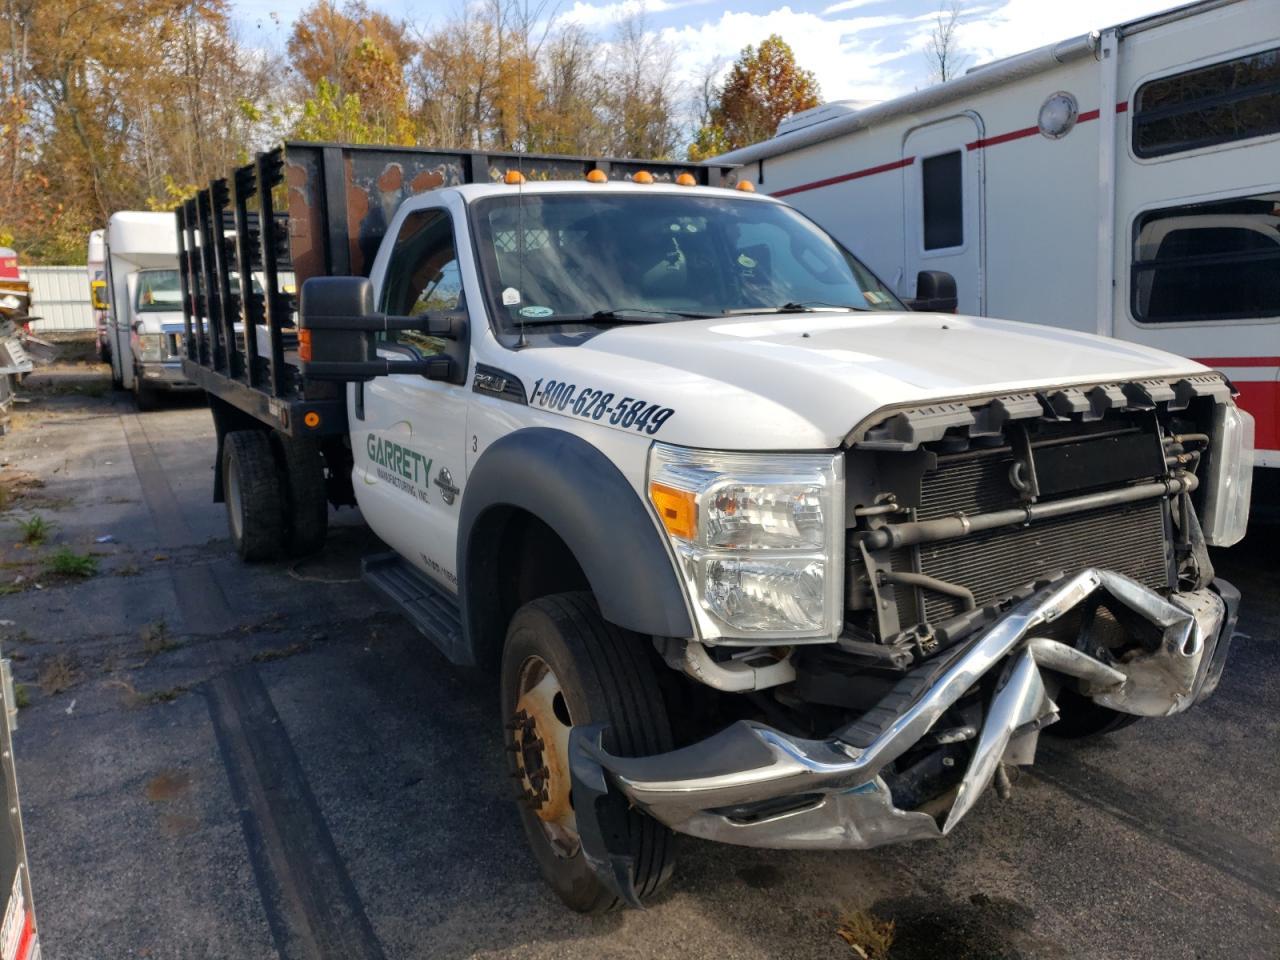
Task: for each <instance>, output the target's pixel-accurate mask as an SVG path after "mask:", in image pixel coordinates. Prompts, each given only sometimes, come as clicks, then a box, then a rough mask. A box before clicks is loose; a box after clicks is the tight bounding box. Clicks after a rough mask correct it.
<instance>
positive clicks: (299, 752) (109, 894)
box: [0, 374, 1280, 960]
mask: <svg viewBox="0 0 1280 960" xmlns="http://www.w3.org/2000/svg"><path fill="white" fill-rule="evenodd" d="M97 377H100V374H90V375H88V376H82V377H81V378H80V379H75V378H74V377H71V376H67V377H63V378H62V379H59V378H58V377H57V376H53V377H49V376H46V377H45V378H44V384H43V386H42V385H41V384H40V383H39V382H36V383H34V384H32V386H31V395H32V396H33V397H34V398H35V400H34V402H32V403H30V404H26V405H23V406H21V407H19V408H18V413H17V414H16V416H15V424H14V426H15V429H14V430H13V432H12V433H11V434H10V435H9V436H6V437H4V438H2V439H0V463H2V464H3V467H2V468H0V485H2V486H3V488H4V490H6V491H7V492H5V493H4V495H3V496H4V499H3V500H0V507H2V508H3V511H2V512H0V531H2V532H0V544H2V546H0V562H2V564H3V565H2V566H0V647H2V648H3V651H4V653H5V655H7V656H11V657H12V658H13V659H14V661H15V664H14V666H15V673H16V675H17V680H18V682H19V683H20V684H21V685H22V688H23V690H24V693H25V696H26V698H27V699H28V700H29V705H28V706H26V707H25V708H24V709H23V710H22V711H21V714H20V724H21V726H20V729H19V731H18V733H17V734H16V741H15V742H16V750H17V760H18V772H19V780H20V786H21V790H22V802H23V808H24V813H25V824H26V832H27V843H28V848H29V854H30V861H31V870H32V878H33V884H34V889H35V905H36V909H37V911H38V916H39V919H40V922H41V936H42V940H43V946H44V955H45V956H46V957H49V958H57V960H76V958H86V960H87V958H94V960H99V958H106V957H110V958H123V957H148V958H168V957H173V958H179V957H181V958H200V957H217V958H227V957H236V958H242V960H252V958H274V957H281V958H290V960H291V958H302V957H313V956H327V957H343V958H384V957H385V958H401V957H432V958H436V957H439V958H461V957H528V958H541V957H546V958H555V960H572V958H579V957H582V958H587V957H590V958H597V957H644V958H649V957H682V958H689V957H715V958H737V957H742V958H748V957H751V958H755V957H778V958H805V957H849V956H856V954H855V953H853V952H852V951H851V950H850V948H849V947H848V946H847V945H846V944H845V943H844V942H843V941H842V940H841V939H839V937H837V935H836V928H837V925H838V924H839V922H840V920H841V918H842V917H844V916H846V915H850V914H855V913H859V912H862V913H869V914H871V915H873V916H874V917H877V918H880V919H882V920H888V921H892V922H893V923H894V925H895V935H896V942H895V943H894V946H893V948H892V952H891V954H890V956H891V957H892V958H894V960H912V958H925V957H930V958H949V960H955V958H984V960H985V958H1080V957H1089V958H1095V960H1103V958H1117V960H1120V958H1125V960H1129V958H1148V957H1150V958H1161V960H1177V958H1218V957H1223V958H1228V957H1229V958H1253V957H1257V958H1275V957H1277V956H1280V853H1278V851H1280V762H1277V757H1280V683H1278V682H1277V679H1278V678H1280V644H1278V643H1277V637H1278V636H1280V570H1277V564H1276V559H1275V557H1276V554H1275V550H1274V543H1275V540H1274V534H1275V532H1276V531H1275V529H1274V528H1267V527H1265V526H1260V527H1257V528H1255V529H1254V530H1253V531H1251V533H1250V537H1249V538H1248V539H1247V540H1246V541H1245V543H1244V544H1242V545H1241V546H1240V547H1237V548H1235V549H1233V550H1231V551H1229V552H1224V553H1221V554H1219V555H1218V556H1216V558H1215V562H1216V564H1217V566H1218V571H1219V574H1220V575H1221V576H1224V577H1226V578H1227V579H1229V580H1231V581H1233V582H1234V583H1236V585H1237V586H1239V587H1240V589H1241V590H1242V591H1243V593H1244V608H1243V612H1242V615H1241V619H1240V631H1241V632H1240V634H1239V635H1238V636H1237V638H1236V641H1235V645H1234V647H1233V650H1232V657H1231V660H1230V662H1229V663H1228V666H1227V671H1226V674H1225V677H1224V679H1223V682H1222V685H1221V688H1220V689H1219V691H1218V692H1217V694H1216V695H1215V696H1214V697H1213V698H1212V699H1211V700H1209V701H1208V702H1207V703H1206V704H1204V705H1203V706H1201V707H1199V708H1197V709H1195V710H1192V711H1191V712H1189V713H1187V714H1184V715H1181V716H1177V717H1173V718H1170V719H1166V720H1160V721H1146V722H1142V723H1139V724H1137V725H1135V726H1133V727H1130V728H1128V729H1126V730H1123V731H1120V732H1119V733H1116V734H1114V735H1112V736H1110V737H1107V738H1103V739H1100V740H1096V741H1091V742H1086V743H1079V742H1071V741H1055V740H1051V739H1049V738H1044V739H1042V741H1041V745H1042V746H1041V751H1040V757H1039V762H1038V763H1037V765H1036V766H1035V767H1034V768H1032V769H1031V770H1029V771H1025V772H1024V773H1023V774H1022V776H1021V777H1019V778H1018V780H1017V781H1016V783H1015V786H1014V791H1013V794H1012V797H1011V798H1010V799H1009V800H1007V801H1001V800H999V799H998V798H996V797H995V796H994V794H989V795H988V796H987V797H985V798H984V799H983V800H982V801H981V802H980V804H979V806H978V808H977V809H975V810H974V811H973V812H972V813H971V814H970V815H969V817H968V818H967V819H966V820H965V822H964V823H963V824H962V825H961V826H960V827H959V829H958V830H957V831H956V832H955V833H954V834H953V835H952V836H951V837H950V838H949V839H947V840H946V841H943V842H938V843H932V844H914V845H904V846H894V847H887V848H883V849H880V850H874V851H870V852H863V853H825V852H824V853H809V852H779V851H765V850H760V851H757V850H749V849H738V848H730V847H723V846H716V845H713V844H709V843H704V842H700V841H696V840H693V839H689V838H682V844H681V848H680V849H681V859H680V863H679V866H678V868H677V876H676V879H675V881H674V883H673V884H672V885H671V887H670V888H669V890H668V892H666V893H665V894H664V895H663V896H662V897H661V898H660V899H659V900H658V902H657V903H656V904H654V905H653V906H652V907H651V908H650V909H648V910H646V911H643V912H641V911H625V912H619V913H615V914H612V915H609V916H606V917H600V918H583V917H580V916H577V915H574V914H572V913H569V912H568V911H567V910H566V909H564V908H563V907H562V906H561V905H560V903H559V901H558V900H556V899H555V898H554V896H553V895H552V894H551V893H550V892H549V890H548V889H547V888H546V887H544V885H543V884H542V882H541V881H540V879H539V877H538V875H537V870H536V867H535V865H534V861H533V859H532V857H531V855H530V854H529V853H528V852H527V850H526V846H525V842H524V838H523V834H522V832H521V828H520V825H519V820H518V817H517V815H516V812H515V808H514V805H513V804H512V803H511V802H510V800H509V796H508V795H509V792H510V788H509V785H508V781H507V779H506V776H505V774H504V770H503V766H502V753H501V722H500V718H499V716H498V710H497V695H496V684H495V681H494V678H492V677H488V676H482V675H479V674H475V673H469V672H466V671H461V670H457V669H454V668H452V667H450V666H449V665H448V664H447V663H446V662H445V661H444V659H443V658H442V657H441V656H439V655H438V654H437V653H436V652H435V651H434V650H433V649H432V648H431V646H430V645H429V644H428V643H427V642H426V641H424V640H422V639H421V638H420V637H419V636H418V635H417V634H416V633H415V632H414V631H413V629H412V628H411V627H410V626H409V625H408V624H407V623H406V622H405V621H403V620H401V619H400V618H399V617H398V616H396V615H395V614H393V613H390V612H388V611H386V610H385V609H384V608H382V607H381V606H380V605H379V603H378V602H377V600H376V599H375V597H374V596H373V594H372V593H371V592H370V591H369V590H368V589H367V588H366V587H365V586H364V585H363V584H361V583H360V581H359V561H360V558H361V557H362V556H364V555H367V554H369V553H372V552H375V551H377V550H379V549H381V547H380V545H379V544H378V542H377V541H376V539H375V538H373V536H372V535H371V534H370V533H369V532H368V531H367V530H366V529H365V528H364V527H363V525H362V524H361V522H360V518H359V516H358V514H357V513H356V512H355V511H353V510H343V511H340V512H337V513H335V514H333V516H332V518H331V520H332V523H333V530H332V533H331V535H330V540H329V545H328V547H327V549H326V551H325V552H324V553H323V554H322V555H320V556H319V557H316V558H313V559H310V560H307V561H304V562H301V563H292V564H291V563H281V564H276V565H260V566H253V567H248V566H245V565H243V564H241V563H240V561H239V560H238V559H237V558H236V556H235V555H234V553H233V551H232V549H231V547H230V543H229V541H228V539H227V535H226V529H225V518H224V513H223V508H222V507H221V506H220V505H217V504H214V503H213V502H212V499H211V491H212V483H213V473H212V464H213V452H214V437H213V425H212V421H211V418H210V415H209V412H208V410H207V409H205V408H204V407H203V406H201V405H200V404H199V403H198V402H196V401H187V402H183V403H181V404H174V405H170V406H169V407H168V408H166V409H162V410H160V411H158V412H154V413H145V414H143V413H138V412H136V410H135V409H134V407H133V404H132V402H131V401H130V400H129V399H128V398H127V397H126V396H124V395H113V394H111V393H110V392H108V391H106V390H105V389H102V383H101V380H100V379H97ZM34 515H38V516H41V517H43V518H44V519H45V520H47V521H48V522H49V523H51V524H53V525H54V526H52V528H51V529H50V530H49V531H48V533H47V536H46V537H45V539H44V542H43V543H42V544H26V543H21V542H20V541H21V540H22V539H23V535H24V531H23V529H22V528H21V527H20V526H19V523H20V521H23V520H28V519H29V518H30V517H32V516H34ZM104 538H105V539H104ZM62 548H65V549H66V551H67V552H68V553H72V554H78V555H85V554H92V555H93V559H94V560H95V561H96V565H97V570H96V573H94V574H93V575H91V576H76V575H74V574H67V573H63V574H57V573H54V572H51V567H50V564H51V563H53V561H52V559H51V558H52V557H53V556H54V555H55V554H56V553H57V551H59V550H60V549H62Z"/></svg>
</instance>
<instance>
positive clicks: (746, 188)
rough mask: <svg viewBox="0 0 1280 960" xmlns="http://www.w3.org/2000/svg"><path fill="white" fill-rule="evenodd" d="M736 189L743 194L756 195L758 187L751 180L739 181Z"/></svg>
mask: <svg viewBox="0 0 1280 960" xmlns="http://www.w3.org/2000/svg"><path fill="white" fill-rule="evenodd" d="M734 189H737V190H741V191H742V192H743V193H755V192H756V185H755V184H754V183H752V182H751V181H750V180H739V181H738V183H737V186H736V187H735V188H734Z"/></svg>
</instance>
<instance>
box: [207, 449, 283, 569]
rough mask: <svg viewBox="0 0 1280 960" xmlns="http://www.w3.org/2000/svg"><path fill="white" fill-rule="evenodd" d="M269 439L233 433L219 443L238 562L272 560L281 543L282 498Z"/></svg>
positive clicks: (275, 556) (228, 522) (223, 485)
mask: <svg viewBox="0 0 1280 960" xmlns="http://www.w3.org/2000/svg"><path fill="white" fill-rule="evenodd" d="M280 487H281V484H280V473H279V471H278V470H277V468H276V458H275V454H274V453H273V452H272V450H271V435H270V434H269V433H267V432H266V431H265V430H234V431H232V432H231V433H228V434H227V435H226V436H225V437H224V438H223V440H222V490H223V494H224V497H225V499H226V502H227V527H228V529H230V531H231V542H232V543H233V544H234V545H235V548H236V552H237V553H239V554H240V558H241V559H242V560H245V561H248V562H251V563H252V562H254V561H258V560H275V559H276V558H277V557H279V556H280V554H281V552H282V550H283V547H284V542H285V524H284V497H283V495H282V492H281V489H280Z"/></svg>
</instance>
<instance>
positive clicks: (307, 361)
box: [298, 277, 467, 383]
mask: <svg viewBox="0 0 1280 960" xmlns="http://www.w3.org/2000/svg"><path fill="white" fill-rule="evenodd" d="M392 330H417V331H420V332H422V333H425V334H427V335H428V336H432V337H439V338H441V339H442V340H448V341H451V342H450V344H449V348H448V349H446V350H445V351H443V352H442V353H440V354H439V355H437V356H432V357H427V358H425V359H423V360H388V359H386V358H383V357H379V356H378V341H377V336H376V335H377V334H378V333H382V332H390V331H392ZM466 349H467V318H466V314H465V313H462V312H460V311H452V312H447V313H445V312H442V313H425V314H421V315H420V316H416V317H393V316H388V315H387V314H385V313H376V312H375V311H374V309H373V283H372V282H371V281H370V280H369V279H368V278H367V277H312V278H311V279H310V280H307V281H306V282H304V283H303V284H302V296H301V299H300V303H299V308H298V360H299V365H300V366H301V368H302V375H303V376H304V377H309V378H310V379H312V380H341V381H365V380H372V379H373V378H374V377H383V376H386V375H387V374H391V373H402V374H403V373H408V374H419V375H421V376H424V377H426V378H427V379H429V380H448V381H449V382H451V383H462V381H463V379H464V378H465V377H466V375H467V364H466Z"/></svg>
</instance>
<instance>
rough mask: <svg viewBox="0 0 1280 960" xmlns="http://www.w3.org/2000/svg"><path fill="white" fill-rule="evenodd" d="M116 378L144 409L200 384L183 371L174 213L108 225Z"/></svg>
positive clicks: (134, 216)
mask: <svg viewBox="0 0 1280 960" xmlns="http://www.w3.org/2000/svg"><path fill="white" fill-rule="evenodd" d="M106 264H107V285H108V290H109V304H108V310H107V344H108V348H109V349H110V352H111V376H112V379H113V380H114V381H115V382H116V384H117V385H119V386H121V387H123V388H124V389H126V390H132V391H133V392H134V396H135V397H136V398H137V401H138V406H139V407H140V408H141V409H148V408H150V407H152V406H154V405H155V402H156V400H157V398H158V395H159V393H160V392H161V391H172V390H189V389H194V387H195V385H194V384H193V383H191V381H189V380H188V379H187V378H186V375H185V374H184V373H183V372H182V359H181V353H180V352H181V345H182V334H183V320H182V290H181V287H180V286H179V280H178V238H177V233H176V232H175V229H174V225H173V215H172V214H170V213H144V212H142V211H137V210H123V211H120V212H119V213H113V214H112V215H111V218H110V219H109V220H108V221H107V235H106Z"/></svg>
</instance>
